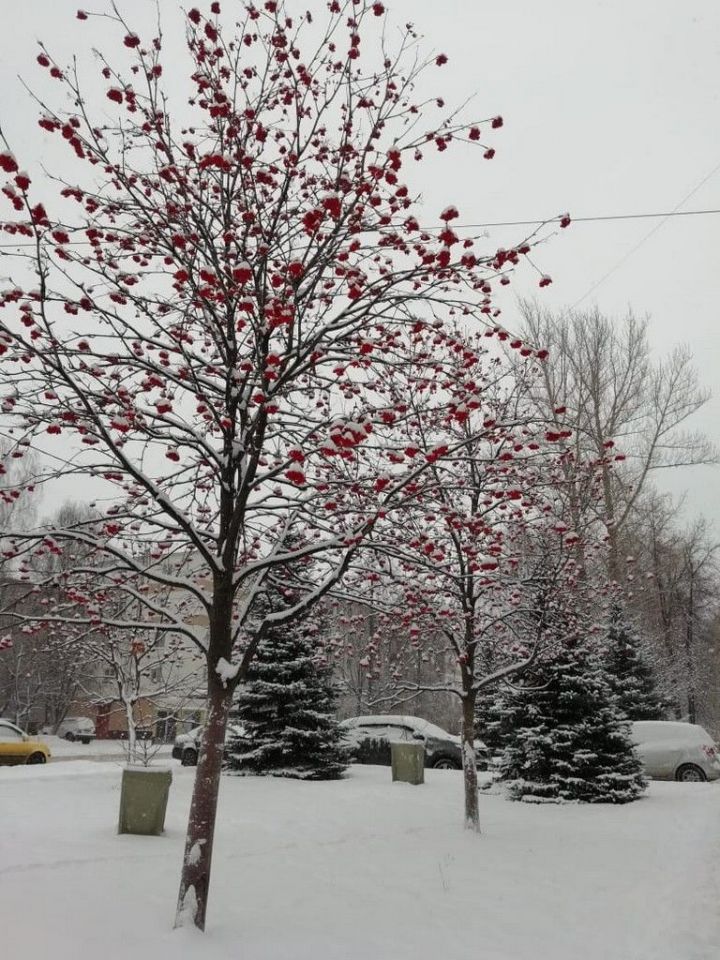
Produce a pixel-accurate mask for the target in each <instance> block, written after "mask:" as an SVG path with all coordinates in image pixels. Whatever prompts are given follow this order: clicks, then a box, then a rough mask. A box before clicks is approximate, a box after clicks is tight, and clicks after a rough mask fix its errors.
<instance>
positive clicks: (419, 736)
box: [412, 733, 425, 743]
mask: <svg viewBox="0 0 720 960" xmlns="http://www.w3.org/2000/svg"><path fill="white" fill-rule="evenodd" d="M412 738H413V740H420V741H421V742H422V743H425V735H424V734H422V733H414V734H413V735H412Z"/></svg>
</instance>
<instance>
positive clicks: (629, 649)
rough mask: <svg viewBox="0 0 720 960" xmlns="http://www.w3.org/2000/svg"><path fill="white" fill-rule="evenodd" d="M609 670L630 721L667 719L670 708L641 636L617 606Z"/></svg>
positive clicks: (612, 611)
mask: <svg viewBox="0 0 720 960" xmlns="http://www.w3.org/2000/svg"><path fill="white" fill-rule="evenodd" d="M605 667H606V669H607V673H608V680H609V682H610V686H611V689H612V691H613V693H614V694H615V697H616V700H617V706H618V710H619V711H620V713H621V714H622V715H623V716H624V717H626V718H627V719H628V720H664V719H665V717H666V712H667V711H666V709H665V704H664V701H663V698H662V696H661V695H660V693H659V691H658V689H657V686H656V683H655V677H654V675H653V671H652V668H651V667H650V664H649V663H648V662H647V660H646V659H645V657H644V655H643V650H642V643H641V639H640V636H639V635H638V633H637V632H636V631H635V630H634V629H633V627H632V624H631V623H630V621H629V620H628V618H627V616H626V615H625V612H624V610H623V608H622V606H621V605H620V604H619V603H614V604H613V605H612V607H611V609H610V614H609V617H608V628H607V653H606V655H605Z"/></svg>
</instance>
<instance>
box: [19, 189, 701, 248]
mask: <svg viewBox="0 0 720 960" xmlns="http://www.w3.org/2000/svg"><path fill="white" fill-rule="evenodd" d="M693 192H694V191H693ZM685 199H686V200H687V199H688V197H686V198H685ZM682 202H684V201H682ZM718 213H720V209H717V210H714V209H709V210H670V211H662V212H659V213H609V214H602V215H598V216H592V217H570V223H599V222H602V221H612V220H651V219H658V218H662V219H663V220H669V219H670V218H671V217H702V216H711V215H713V214H718ZM563 216H564V214H563V215H562V216H555V217H549V218H547V219H545V220H494V221H489V222H488V223H453V224H444V223H441V224H438V225H436V226H434V227H429V226H421V227H419V230H420V231H428V230H445V229H447V227H448V226H449V227H450V228H451V229H453V230H479V229H481V228H483V227H541V226H543V225H544V224H551V223H555V222H559V221H560V220H561V219H562V217H563ZM89 243H90V241H89V240H71V241H70V242H69V243H64V244H62V246H64V247H74V246H87V245H88V244H89ZM34 246H35V242H34V241H30V242H27V243H26V242H24V241H23V242H21V243H0V249H3V250H16V249H18V247H34Z"/></svg>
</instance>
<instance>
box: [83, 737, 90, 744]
mask: <svg viewBox="0 0 720 960" xmlns="http://www.w3.org/2000/svg"><path fill="white" fill-rule="evenodd" d="M82 742H83V743H90V737H83V741H82Z"/></svg>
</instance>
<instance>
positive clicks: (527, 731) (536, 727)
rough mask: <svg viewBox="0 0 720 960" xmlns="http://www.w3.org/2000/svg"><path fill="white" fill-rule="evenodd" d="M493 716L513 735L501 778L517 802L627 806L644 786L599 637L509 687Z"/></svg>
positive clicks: (573, 643) (565, 650)
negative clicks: (614, 804) (597, 643)
mask: <svg viewBox="0 0 720 960" xmlns="http://www.w3.org/2000/svg"><path fill="white" fill-rule="evenodd" d="M494 712H495V716H496V718H499V719H500V722H501V724H502V726H503V727H504V730H505V732H506V740H505V745H504V749H503V751H502V754H501V758H500V761H499V772H500V778H501V780H503V781H504V782H505V783H506V784H507V789H508V795H509V796H510V797H511V798H512V799H513V800H526V801H534V802H543V801H560V800H580V801H583V802H585V803H628V802H629V801H632V800H636V799H638V797H639V796H640V795H641V794H642V792H643V790H644V789H645V787H646V783H647V781H646V780H645V777H644V775H643V773H642V768H641V765H640V761H639V759H638V757H637V756H636V754H635V753H634V751H633V746H632V742H631V740H630V728H629V723H628V721H627V720H626V719H625V718H624V717H623V716H622V715H621V714H620V712H619V711H618V709H617V705H616V702H615V697H614V695H613V692H612V689H611V687H610V683H609V682H608V679H607V674H606V672H605V669H604V667H603V664H602V660H601V658H600V657H599V655H598V652H597V649H596V642H595V641H594V640H592V639H591V640H588V639H586V638H581V637H576V638H574V639H569V638H568V639H567V640H566V642H565V643H563V644H562V646H561V647H560V649H559V650H558V652H557V653H556V654H555V656H554V657H553V659H552V660H551V661H550V662H547V663H543V664H541V665H538V666H537V667H536V668H534V669H533V670H532V671H531V672H529V673H527V674H525V676H524V677H523V678H521V679H520V681H519V683H518V684H517V685H515V686H514V687H512V688H510V687H506V688H505V690H504V691H503V693H502V694H501V696H500V698H499V702H498V703H497V704H496V707H495V711H494Z"/></svg>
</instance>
